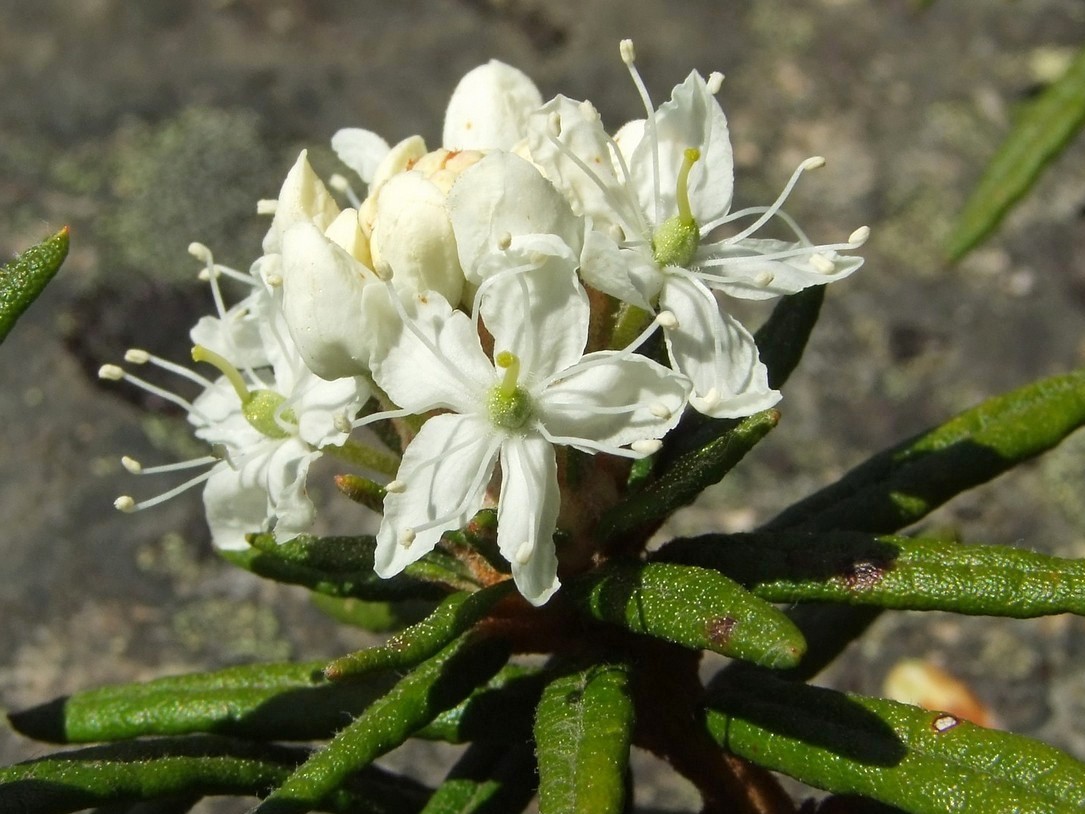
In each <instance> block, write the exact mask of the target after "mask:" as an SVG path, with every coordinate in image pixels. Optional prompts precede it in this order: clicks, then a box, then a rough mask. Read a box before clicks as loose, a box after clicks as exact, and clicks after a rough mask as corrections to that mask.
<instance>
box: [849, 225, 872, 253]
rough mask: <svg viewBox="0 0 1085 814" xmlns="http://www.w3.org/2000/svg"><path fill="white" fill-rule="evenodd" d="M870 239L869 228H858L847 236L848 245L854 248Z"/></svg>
mask: <svg viewBox="0 0 1085 814" xmlns="http://www.w3.org/2000/svg"><path fill="white" fill-rule="evenodd" d="M869 238H870V227H869V226H860V227H859V228H858V229H856V230H855V231H854V232H852V233H851V234H850V235H849V236H848V243H851V244H852V245H854V246H855V247H856V248H858V247H859V246H862V245H863V244H864V243H866V242H867V240H868V239H869Z"/></svg>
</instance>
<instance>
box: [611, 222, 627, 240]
mask: <svg viewBox="0 0 1085 814" xmlns="http://www.w3.org/2000/svg"><path fill="white" fill-rule="evenodd" d="M607 234H608V235H610V239H611V240H613V241H614V242H615V243H621V242H623V241H624V240H625V230H624V229H622V227H621V226H619V225H618V224H616V223H612V224H610V226H608V227H607Z"/></svg>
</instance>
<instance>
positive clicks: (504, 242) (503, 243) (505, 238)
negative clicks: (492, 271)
mask: <svg viewBox="0 0 1085 814" xmlns="http://www.w3.org/2000/svg"><path fill="white" fill-rule="evenodd" d="M511 245H512V235H511V234H509V233H508V232H502V233H501V234H499V235H498V236H497V248H498V249H499V250H500V251H506V250H507V249H508V248H509V246H511Z"/></svg>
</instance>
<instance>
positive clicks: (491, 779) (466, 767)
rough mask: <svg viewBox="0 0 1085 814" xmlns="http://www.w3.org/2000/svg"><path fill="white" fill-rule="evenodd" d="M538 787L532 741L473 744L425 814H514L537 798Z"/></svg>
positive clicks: (436, 793)
mask: <svg viewBox="0 0 1085 814" xmlns="http://www.w3.org/2000/svg"><path fill="white" fill-rule="evenodd" d="M537 784H538V778H537V777H536V773H535V748H534V744H533V743H532V742H531V741H530V740H521V741H519V742H516V743H512V744H509V743H502V742H496V743H494V742H485V743H476V744H472V745H471V746H470V747H469V748H468V749H467V751H466V752H464V754H463V757H461V758H460V759H459V760H458V761H457V762H456V765H455V766H454V767H453V768H452V771H451V772H450V773H449V775H448V777H447V778H446V779H445V781H444V783H442V784H441V785H440V787H439V788H438V789H437V791H435V792H434V793H433V796H432V797H431V798H430V800H429V802H428V803H427V804H426V807H425V808H424V809H422V814H514V812H517V811H523V810H524V808H525V807H526V806H527V804H528V803H529V802H530V801H531V799H532V798H533V797H534V796H535V787H536V785H537Z"/></svg>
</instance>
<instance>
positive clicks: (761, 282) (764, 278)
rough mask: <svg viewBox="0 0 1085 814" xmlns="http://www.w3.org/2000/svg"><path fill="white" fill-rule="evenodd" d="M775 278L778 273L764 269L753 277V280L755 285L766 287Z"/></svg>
mask: <svg viewBox="0 0 1085 814" xmlns="http://www.w3.org/2000/svg"><path fill="white" fill-rule="evenodd" d="M775 279H776V275H775V274H773V273H772V272H771V271H762V272H761V273H760V274H758V275H757V276H756V277H754V278H753V281H754V284H755V285H757V286H760V287H761V288H764V287H765V286H767V285H768V284H769V283H771V282H772V281H773V280H775Z"/></svg>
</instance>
